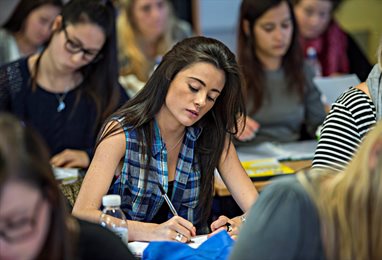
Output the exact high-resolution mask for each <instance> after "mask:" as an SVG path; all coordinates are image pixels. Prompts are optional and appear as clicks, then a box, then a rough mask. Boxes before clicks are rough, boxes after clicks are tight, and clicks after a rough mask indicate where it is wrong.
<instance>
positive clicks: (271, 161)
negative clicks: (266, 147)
mask: <svg viewBox="0 0 382 260" xmlns="http://www.w3.org/2000/svg"><path fill="white" fill-rule="evenodd" d="M241 164H242V165H243V167H244V169H245V170H246V172H247V173H248V176H249V177H251V178H256V177H273V176H276V175H281V174H291V173H294V170H293V169H291V168H290V167H288V166H286V165H284V164H282V163H280V162H279V161H278V160H277V159H276V158H265V159H256V160H251V161H244V162H241Z"/></svg>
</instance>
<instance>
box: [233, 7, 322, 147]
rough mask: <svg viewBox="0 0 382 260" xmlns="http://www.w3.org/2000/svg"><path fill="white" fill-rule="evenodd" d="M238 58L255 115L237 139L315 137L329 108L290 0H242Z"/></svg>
mask: <svg viewBox="0 0 382 260" xmlns="http://www.w3.org/2000/svg"><path fill="white" fill-rule="evenodd" d="M238 61H239V64H240V65H241V67H242V69H243V73H244V77H245V79H246V88H245V90H244V91H245V97H246V99H247V100H246V105H247V111H248V115H249V116H247V117H246V125H245V130H244V131H243V132H242V133H240V134H238V135H237V136H236V137H237V139H238V140H240V141H247V143H249V144H253V143H259V142H264V141H276V142H292V141H297V140H300V139H303V138H306V137H309V138H312V137H313V136H314V133H315V131H316V128H317V126H319V125H320V124H321V123H322V121H323V120H324V118H325V111H324V107H323V104H322V103H321V100H320V92H319V91H318V90H317V88H316V86H315V85H314V84H313V82H312V79H313V76H314V75H313V71H312V70H310V68H309V67H308V66H306V65H304V57H303V54H302V52H301V48H300V44H299V42H298V29H297V27H296V21H295V17H294V14H293V9H292V6H291V4H290V2H289V1H286V0H244V1H242V3H241V7H240V18H239V34H238ZM241 123H243V120H241Z"/></svg>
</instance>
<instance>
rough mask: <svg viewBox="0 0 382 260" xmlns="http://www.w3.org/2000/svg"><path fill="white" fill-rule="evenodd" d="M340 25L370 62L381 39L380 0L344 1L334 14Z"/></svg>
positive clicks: (373, 59) (374, 57)
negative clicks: (351, 36)
mask: <svg viewBox="0 0 382 260" xmlns="http://www.w3.org/2000/svg"><path fill="white" fill-rule="evenodd" d="M336 18H337V20H338V22H339V23H340V25H341V26H342V27H343V28H344V29H345V30H346V31H348V32H349V33H350V34H351V35H353V36H354V38H355V40H357V42H358V43H359V44H360V46H361V47H362V48H363V50H364V51H365V54H367V56H368V57H369V60H370V62H372V63H376V62H377V58H376V52H377V48H378V44H379V41H380V39H381V37H382V0H346V1H344V2H343V3H342V5H341V6H340V9H339V10H338V12H337V14H336Z"/></svg>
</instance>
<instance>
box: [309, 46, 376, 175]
mask: <svg viewBox="0 0 382 260" xmlns="http://www.w3.org/2000/svg"><path fill="white" fill-rule="evenodd" d="M381 69H382V40H381V43H380V44H379V48H378V64H376V65H375V66H374V68H373V69H372V71H371V72H370V74H369V76H368V78H367V80H366V82H363V83H361V84H359V85H358V86H355V87H351V88H349V89H348V90H346V91H345V92H344V93H343V94H341V95H340V96H339V97H338V99H337V101H336V102H335V103H334V104H333V105H332V108H331V110H330V112H329V114H328V115H327V117H326V119H325V121H324V124H323V127H322V129H321V135H320V140H319V142H318V145H317V148H316V152H315V155H314V159H313V167H320V168H330V169H333V170H341V169H343V168H344V167H345V165H346V164H347V163H348V162H349V161H350V159H351V158H352V156H353V154H354V153H355V151H356V150H357V149H358V146H359V145H360V143H361V142H362V140H363V138H364V137H365V135H366V134H367V132H369V131H370V129H372V128H373V127H374V124H375V123H376V122H377V121H378V120H380V119H381V118H382V103H381V88H382V82H381V75H382V72H381Z"/></svg>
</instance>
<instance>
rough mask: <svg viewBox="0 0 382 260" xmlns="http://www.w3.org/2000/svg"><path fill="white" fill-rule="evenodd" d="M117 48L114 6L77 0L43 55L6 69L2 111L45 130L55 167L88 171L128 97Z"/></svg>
mask: <svg viewBox="0 0 382 260" xmlns="http://www.w3.org/2000/svg"><path fill="white" fill-rule="evenodd" d="M104 2H105V3H104ZM116 46H117V45H116V33H115V12H114V7H113V5H112V3H111V2H110V1H98V0H72V1H70V2H69V3H68V4H66V5H65V6H64V7H63V10H62V13H61V15H59V16H57V17H56V19H55V21H54V22H53V34H52V37H51V39H50V41H49V43H48V44H47V47H46V48H45V49H44V50H43V51H42V52H41V53H38V54H35V55H32V56H29V57H27V58H22V59H19V60H17V61H15V62H12V63H9V64H7V65H4V66H3V67H1V68H0V111H1V110H2V111H9V112H12V113H14V114H15V115H17V116H18V117H19V118H20V119H22V120H23V121H26V122H28V123H31V124H32V125H33V126H34V127H35V128H36V129H37V130H38V131H39V132H40V134H41V135H42V136H43V137H44V139H45V141H46V143H47V144H48V146H49V149H50V152H51V156H52V159H51V163H52V165H54V166H57V167H79V168H86V167H88V165H89V163H90V159H91V157H92V153H93V147H94V144H95V139H96V135H97V132H98V130H99V128H100V126H101V124H102V122H103V120H104V119H105V118H107V117H108V116H109V115H110V114H111V113H112V112H114V111H115V110H116V109H117V108H118V107H119V106H120V105H122V104H123V103H124V102H125V101H126V100H127V99H128V97H127V95H126V93H125V91H124V90H123V88H122V87H121V86H120V85H119V83H118V60H117V47H116Z"/></svg>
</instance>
